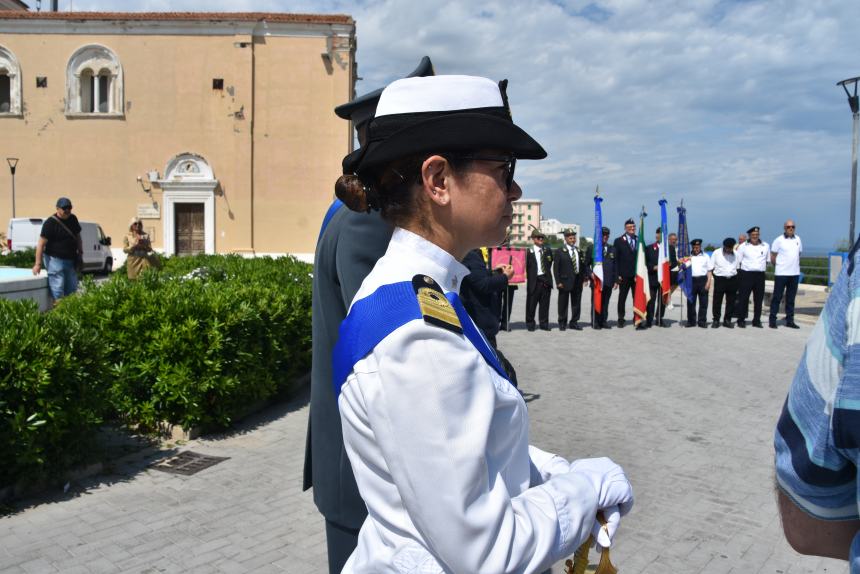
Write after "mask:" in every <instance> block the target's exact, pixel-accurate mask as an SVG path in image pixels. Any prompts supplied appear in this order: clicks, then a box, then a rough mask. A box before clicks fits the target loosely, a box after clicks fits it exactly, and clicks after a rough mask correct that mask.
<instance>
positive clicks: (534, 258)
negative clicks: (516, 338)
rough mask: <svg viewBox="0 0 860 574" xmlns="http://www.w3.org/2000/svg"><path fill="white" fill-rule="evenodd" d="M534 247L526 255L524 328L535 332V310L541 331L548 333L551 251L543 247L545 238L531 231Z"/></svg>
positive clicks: (541, 234) (537, 232) (538, 232)
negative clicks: (536, 310) (537, 309)
mask: <svg viewBox="0 0 860 574" xmlns="http://www.w3.org/2000/svg"><path fill="white" fill-rule="evenodd" d="M531 237H532V241H533V242H534V245H533V246H532V248H531V249H529V250H528V252H527V253H526V327H527V328H528V330H529V331H534V330H535V309H536V308H537V307H538V306H540V310H539V311H538V321H539V322H540V328H541V330H542V331H549V330H550V329H549V296H550V293H551V292H552V250H551V249H550V248H549V247H547V246H546V245H544V241H546V236H545V235H544V234H543V233H541V232H540V231H538V230H537V229H534V230H532V235H531Z"/></svg>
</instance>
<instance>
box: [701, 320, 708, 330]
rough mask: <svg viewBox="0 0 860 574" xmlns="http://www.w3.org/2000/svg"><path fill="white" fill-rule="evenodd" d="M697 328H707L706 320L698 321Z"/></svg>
mask: <svg viewBox="0 0 860 574" xmlns="http://www.w3.org/2000/svg"><path fill="white" fill-rule="evenodd" d="M699 328H700V329H707V328H708V322H707V321H702V322H700V323H699Z"/></svg>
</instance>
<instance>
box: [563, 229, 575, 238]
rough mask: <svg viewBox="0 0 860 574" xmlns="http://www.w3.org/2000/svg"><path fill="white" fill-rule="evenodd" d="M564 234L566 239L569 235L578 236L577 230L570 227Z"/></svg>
mask: <svg viewBox="0 0 860 574" xmlns="http://www.w3.org/2000/svg"><path fill="white" fill-rule="evenodd" d="M562 233H563V234H564V235H565V237H566V236H568V235H576V230H575V229H573V228H570V227H568V228H567V229H565V230H564V231H562Z"/></svg>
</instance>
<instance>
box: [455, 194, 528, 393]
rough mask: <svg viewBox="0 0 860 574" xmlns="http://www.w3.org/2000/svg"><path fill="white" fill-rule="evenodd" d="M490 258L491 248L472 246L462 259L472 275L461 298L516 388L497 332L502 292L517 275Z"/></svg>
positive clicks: (513, 373) (461, 286)
mask: <svg viewBox="0 0 860 574" xmlns="http://www.w3.org/2000/svg"><path fill="white" fill-rule="evenodd" d="M515 185H516V184H515ZM485 253H486V255H485ZM489 257H490V254H489V251H488V250H483V249H473V250H472V251H469V253H467V254H466V257H464V258H463V261H462V263H463V265H465V266H466V267H467V268H468V269H469V274H468V275H466V276H465V277H464V278H463V283H462V284H461V285H460V300H461V301H462V302H463V307H465V308H466V312H467V313H469V316H470V317H471V318H472V320H473V321H475V325H477V326H478V328H479V329H480V330H481V332H483V333H484V336H485V337H486V338H487V342H489V343H490V345H491V346H492V347H493V350H494V351H495V352H496V356H497V357H498V358H499V362H500V363H501V364H502V367H503V368H504V369H505V372H506V373H507V375H508V378H509V379H510V381H511V384H513V385H514V386H515V387H516V386H517V372H516V370H515V369H514V366H513V365H512V364H511V363H510V361H508V359H507V358H506V357H505V355H504V354H503V353H502V352H501V351H500V350H499V347H498V344H497V343H496V335H497V334H498V333H499V326H500V324H501V321H500V316H501V313H502V294H503V292H504V291H505V290H506V289H507V288H508V281H510V280H511V279H512V278H513V276H514V268H513V267H512V266H511V265H508V264H504V265H499V266H497V267H495V268H494V269H492V270H491V269H490V268H489Z"/></svg>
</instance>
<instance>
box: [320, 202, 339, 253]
mask: <svg viewBox="0 0 860 574" xmlns="http://www.w3.org/2000/svg"><path fill="white" fill-rule="evenodd" d="M341 205H343V202H342V201H341V200H339V199H335V200H334V203H332V204H331V205H330V206H329V208H328V211H326V212H325V217H323V222H322V225H321V226H320V234H319V236H317V243H319V242H320V239H322V236H323V233H325V228H326V227H328V224H329V223H330V222H331V218H332V217H334V214H335V213H337V210H338V209H340V206H341Z"/></svg>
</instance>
